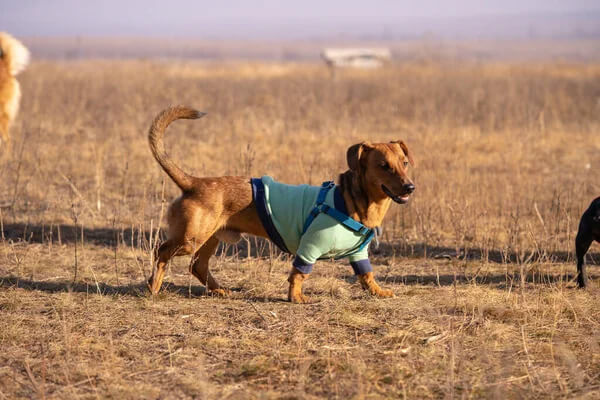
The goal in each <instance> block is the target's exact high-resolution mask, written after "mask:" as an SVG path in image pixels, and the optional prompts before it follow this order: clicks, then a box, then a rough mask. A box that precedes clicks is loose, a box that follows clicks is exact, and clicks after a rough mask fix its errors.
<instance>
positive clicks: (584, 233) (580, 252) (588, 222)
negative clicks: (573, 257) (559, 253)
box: [575, 197, 600, 288]
mask: <svg viewBox="0 0 600 400" xmlns="http://www.w3.org/2000/svg"><path fill="white" fill-rule="evenodd" d="M594 240H595V241H597V242H600V197H598V198H597V199H595V200H594V201H592V204H590V206H589V208H588V209H587V210H585V212H584V213H583V215H582V216H581V221H580V222H579V231H578V232H577V237H576V238H575V252H576V253H577V284H578V285H579V287H580V288H584V287H585V285H586V284H587V274H586V273H585V264H584V260H583V259H584V257H585V253H587V251H588V249H589V248H590V245H591V244H592V242H593V241H594Z"/></svg>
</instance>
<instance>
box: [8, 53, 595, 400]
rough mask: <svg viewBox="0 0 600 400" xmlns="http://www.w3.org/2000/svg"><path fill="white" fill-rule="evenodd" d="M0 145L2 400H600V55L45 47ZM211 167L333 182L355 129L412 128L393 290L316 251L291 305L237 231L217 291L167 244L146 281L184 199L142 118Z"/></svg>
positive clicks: (192, 161)
mask: <svg viewBox="0 0 600 400" xmlns="http://www.w3.org/2000/svg"><path fill="white" fill-rule="evenodd" d="M20 81H21V83H22V88H23V102H22V108H21V113H20V116H19V119H18V121H17V123H16V124H15V129H14V130H13V132H12V137H13V141H12V147H11V149H10V150H9V151H6V150H4V151H3V153H2V154H0V235H1V236H0V349H1V351H0V399H13V398H41V399H51V398H56V399H59V398H69V399H79V398H82V399H86V398H118V399H123V398H163V399H166V398H200V399H212V398H231V399H246V398H260V399H263V398H287V399H292V398H307V399H311V398H356V399H362V398H369V399H370V398H427V399H430V398H497V399H507V398H527V399H532V398H533V399H535V398H585V399H593V398H594V399H597V398H600V285H599V283H600V271H599V270H598V266H597V265H598V264H600V254H599V246H598V245H597V244H596V245H593V246H592V248H591V250H590V254H588V257H587V259H588V263H589V264H591V265H590V268H589V274H590V277H591V284H590V287H589V288H588V289H587V290H578V289H576V288H575V284H574V281H573V279H574V276H575V265H574V260H573V248H574V244H573V241H574V237H575V234H576V230H577V224H578V222H579V217H580V216H581V213H582V212H583V211H584V209H585V208H586V207H587V206H588V204H589V203H590V202H591V200H592V199H593V198H594V197H596V196H598V195H600V180H599V179H598V171H599V170H600V135H599V132H600V65H597V64H569V63H559V62H552V63H550V62H545V63H542V62H540V63H523V64H518V63H510V64H507V63H500V62H498V63H483V64H481V63H467V62H462V63H457V62H434V63H432V62H411V63H405V64H398V65H392V66H389V67H387V68H385V69H383V70H379V71H342V72H341V73H339V74H337V75H336V76H335V78H334V79H332V77H331V76H330V74H329V71H327V70H326V69H325V68H324V67H322V66H320V65H312V64H268V63H262V64H260V63H257V64H242V63H194V62H186V63H181V62H175V61H172V62H158V61H157V62H150V61H145V62H144V61H71V62H59V61H52V62H50V61H38V62H34V63H33V64H32V65H31V67H30V68H29V69H28V70H27V71H26V72H25V73H24V74H23V75H22V76H21V79H20ZM179 103H183V104H187V105H191V106H194V107H197V108H199V109H201V110H203V111H206V112H208V115H207V117H205V118H203V119H201V120H199V121H193V122H192V121H185V122H184V121H179V122H177V123H175V124H174V125H173V126H172V127H171V128H170V129H169V131H168V133H167V136H166V143H167V146H168V148H169V151H170V153H171V154H172V156H173V158H174V159H175V160H177V162H178V163H179V164H180V165H182V166H183V167H184V169H185V170H187V171H189V172H192V173H194V174H196V175H223V174H240V175H248V176H261V175H262V174H269V175H271V176H274V177H276V178H277V179H279V180H282V181H287V182H289V183H312V184H320V183H321V182H322V181H323V180H328V179H332V178H336V177H337V174H338V173H339V172H342V171H343V170H344V169H345V168H346V166H345V151H346V148H347V147H348V146H350V145H352V144H354V143H356V142H358V141H362V140H367V139H368V140H371V141H389V140H395V139H400V138H402V139H403V140H405V141H406V142H407V143H408V144H409V146H410V147H411V149H412V151H413V152H414V155H415V158H416V161H417V168H415V169H414V170H413V172H412V176H413V177H414V181H415V184H416V186H417V190H416V192H415V195H414V196H413V197H412V199H411V201H410V203H409V204H407V205H404V206H399V205H394V206H392V210H391V212H390V213H389V214H388V216H387V218H386V220H385V224H384V234H383V237H382V243H381V246H380V248H379V249H378V250H377V252H376V253H375V254H373V260H372V261H373V264H374V266H375V271H376V274H377V278H378V280H379V281H380V282H381V284H382V286H384V287H387V288H392V289H393V290H394V291H395V293H396V296H397V297H396V298H394V299H389V300H379V299H373V298H370V297H369V296H367V295H365V294H364V293H363V292H362V291H361V290H360V286H359V285H358V284H357V282H356V279H355V278H354V277H353V276H352V274H351V269H350V268H349V266H347V265H346V263H345V262H322V263H319V264H317V265H316V266H315V271H314V273H313V274H312V275H311V277H310V279H309V280H308V281H307V283H306V284H305V291H306V293H307V294H308V295H309V296H310V297H311V300H312V303H311V304H309V305H292V304H289V303H287V302H286V301H284V300H285V299H286V296H287V282H286V280H285V279H286V276H287V273H288V271H289V268H290V260H289V258H288V257H287V256H285V255H281V254H279V253H277V252H276V251H274V249H273V248H272V247H271V246H270V245H269V244H268V243H265V242H264V241H259V240H255V239H253V238H249V239H244V240H242V242H241V243H240V244H239V245H238V246H227V247H223V248H221V249H220V250H219V252H218V254H217V256H216V257H214V258H213V267H212V269H213V271H214V274H215V276H216V277H217V278H218V279H219V280H220V281H221V283H223V284H225V285H226V286H228V287H230V288H232V289H233V291H234V292H233V295H232V297H231V298H228V299H221V298H213V297H209V296H207V295H206V294H205V291H204V288H203V287H202V286H201V285H200V284H199V282H197V281H196V280H194V279H193V278H192V277H191V275H190V274H189V273H188V272H187V269H188V262H189V259H187V258H180V259H176V260H175V261H174V262H173V263H172V265H171V266H170V268H169V270H168V274H167V277H166V281H167V284H166V286H165V288H164V290H163V292H162V293H161V294H159V295H158V296H157V297H152V296H149V295H148V293H147V291H146V289H145V284H144V282H145V279H146V278H147V277H148V276H149V274H150V273H151V269H152V265H151V254H152V251H151V249H152V248H153V247H154V246H156V244H157V243H158V242H160V238H161V237H162V236H163V233H162V232H161V231H160V229H159V228H160V227H161V226H162V225H161V224H162V220H161V216H162V215H164V209H165V207H166V205H167V204H168V202H169V201H170V200H171V199H172V198H174V197H175V196H177V195H178V190H177V188H176V187H175V185H174V184H173V183H172V182H171V181H170V180H168V178H167V177H166V175H165V174H164V173H163V172H162V170H160V168H159V167H158V165H157V164H156V162H155V161H154V159H153V158H152V156H151V154H150V151H149V149H148V145H147V139H146V130H147V128H148V126H149V123H150V121H151V119H152V118H153V116H154V115H155V114H156V113H157V112H158V111H160V110H161V109H162V108H164V107H166V106H169V105H172V104H179Z"/></svg>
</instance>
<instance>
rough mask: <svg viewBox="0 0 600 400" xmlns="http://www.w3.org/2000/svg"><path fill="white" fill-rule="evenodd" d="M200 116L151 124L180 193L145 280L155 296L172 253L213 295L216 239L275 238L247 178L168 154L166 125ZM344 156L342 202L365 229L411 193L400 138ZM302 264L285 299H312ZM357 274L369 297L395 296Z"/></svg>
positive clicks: (164, 117) (175, 113)
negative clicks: (208, 173) (193, 169)
mask: <svg viewBox="0 0 600 400" xmlns="http://www.w3.org/2000/svg"><path fill="white" fill-rule="evenodd" d="M203 115H204V114H203V113H200V112H198V111H195V110H193V109H190V108H187V107H183V106H178V107H173V108H169V109H166V110H164V111H163V112H161V113H160V114H159V115H158V116H157V117H156V118H155V120H154V122H153V123H152V126H151V127H150V132H149V135H148V140H149V142H150V149H151V150H152V153H153V155H154V157H155V158H156V160H157V161H158V163H159V164H160V165H161V167H162V168H163V169H164V170H165V172H166V173H167V174H168V175H169V176H170V177H171V179H173V181H174V182H175V183H176V184H177V186H179V188H180V189H181V190H182V192H183V193H182V195H181V196H180V197H178V198H177V199H176V200H175V201H173V203H172V204H171V206H170V208H169V211H168V214H167V220H168V240H167V241H165V242H164V243H163V244H162V245H161V246H160V247H159V249H158V251H157V267H156V270H155V271H154V272H153V274H152V276H151V277H150V279H149V280H148V287H149V289H150V291H151V292H152V294H156V293H158V291H159V290H160V287H161V284H162V281H163V277H164V273H165V267H166V265H167V262H168V261H169V260H170V259H171V258H172V257H173V256H180V255H187V254H194V256H193V258H192V264H191V266H190V272H191V273H192V274H193V275H194V276H195V277H196V278H198V279H199V280H200V282H202V284H204V285H206V286H207V287H208V289H209V290H210V291H211V292H212V293H215V294H219V295H226V294H227V293H228V292H227V290H226V289H224V288H222V287H221V286H220V285H219V284H218V283H217V281H216V280H215V279H214V278H213V277H212V275H211V274H210V272H209V270H208V261H209V259H210V257H211V256H212V255H213V253H214V252H215V250H216V248H217V246H218V244H219V241H225V242H229V243H231V242H236V241H237V240H239V239H240V237H241V233H249V234H252V235H257V236H262V237H266V238H269V237H270V236H269V234H268V233H267V228H265V225H264V223H263V221H262V220H261V217H260V216H259V212H258V207H257V203H256V201H255V200H254V198H253V189H252V188H251V179H250V178H247V177H231V176H223V177H216V178H197V177H193V176H191V175H188V174H187V173H185V172H184V171H182V170H181V169H180V168H179V167H178V166H177V165H175V164H174V163H173V161H172V160H171V159H170V158H169V157H168V156H167V154H166V152H165V149H164V144H163V141H162V137H163V135H164V131H165V129H166V128H167V126H168V125H169V123H171V122H172V121H174V120H176V119H180V118H185V119H196V118H200V117H202V116H203ZM347 161H348V166H349V167H350V169H349V170H348V171H346V172H344V173H342V174H341V175H340V184H339V189H340V190H341V195H342V196H341V197H340V199H343V200H341V201H343V203H345V204H344V205H345V208H346V210H347V215H348V216H350V217H351V218H352V219H354V220H355V221H360V222H361V223H362V224H363V225H364V226H366V227H368V228H375V227H377V226H379V225H380V224H381V222H382V220H383V217H384V216H385V214H386V212H387V210H388V208H389V207H390V205H391V203H392V201H394V202H397V203H400V204H402V203H406V201H408V197H409V195H410V193H412V192H413V191H414V185H413V183H412V181H411V180H410V179H409V177H408V175H407V167H408V164H409V163H410V164H411V165H414V162H413V159H412V157H411V155H410V153H409V151H408V148H407V146H406V145H405V144H404V143H403V142H401V141H397V142H391V143H374V144H372V143H368V142H363V143H360V144H356V145H354V146H351V147H350V148H349V149H348V152H347ZM367 262H368V260H367ZM294 265H296V264H294ZM369 266H370V264H369ZM300 269H301V268H300ZM300 269H298V268H297V267H296V266H294V267H293V268H292V272H291V274H290V277H289V279H288V281H289V282H290V288H289V293H288V299H289V300H290V301H292V302H294V303H305V302H306V301H307V298H306V297H305V296H304V295H303V294H302V282H303V281H304V280H305V279H306V278H307V277H308V274H307V273H302V272H301V270H300ZM355 271H356V270H355ZM357 274H358V273H357ZM358 277H359V280H360V282H361V285H362V286H363V288H364V289H366V290H368V291H369V292H370V293H371V294H372V295H376V296H378V297H392V296H393V293H392V291H391V290H384V289H381V288H380V287H379V285H378V284H377V283H376V282H375V280H374V277H373V272H371V271H369V272H365V273H362V274H358Z"/></svg>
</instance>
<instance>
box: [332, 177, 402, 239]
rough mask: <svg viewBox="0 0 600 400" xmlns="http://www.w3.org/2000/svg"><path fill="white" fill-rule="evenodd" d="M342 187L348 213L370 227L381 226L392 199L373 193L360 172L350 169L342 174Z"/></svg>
mask: <svg viewBox="0 0 600 400" xmlns="http://www.w3.org/2000/svg"><path fill="white" fill-rule="evenodd" d="M340 189H341V190H342V196H343V197H344V203H345V204H346V209H347V210H348V215H349V216H350V217H352V218H354V219H355V220H357V221H360V222H361V223H362V224H363V225H365V226H366V227H368V228H375V227H376V226H380V225H381V223H382V222H383V217H385V214H386V213H387V211H388V209H389V208H390V204H391V203H392V200H391V199H390V198H389V197H388V196H385V195H379V196H378V195H373V192H374V191H373V190H371V191H369V187H368V186H367V183H366V182H365V181H364V179H363V177H362V176H361V175H360V174H356V173H355V172H354V171H352V170H348V171H346V172H344V173H342V174H340Z"/></svg>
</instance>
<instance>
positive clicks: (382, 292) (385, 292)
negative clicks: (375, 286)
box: [373, 288, 396, 299]
mask: <svg viewBox="0 0 600 400" xmlns="http://www.w3.org/2000/svg"><path fill="white" fill-rule="evenodd" d="M373 294H374V295H375V296H377V297H380V298H382V299H389V298H393V297H396V295H395V294H394V292H392V291H391V290H390V289H381V288H380V289H379V290H377V291H376V292H375V293H373Z"/></svg>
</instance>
